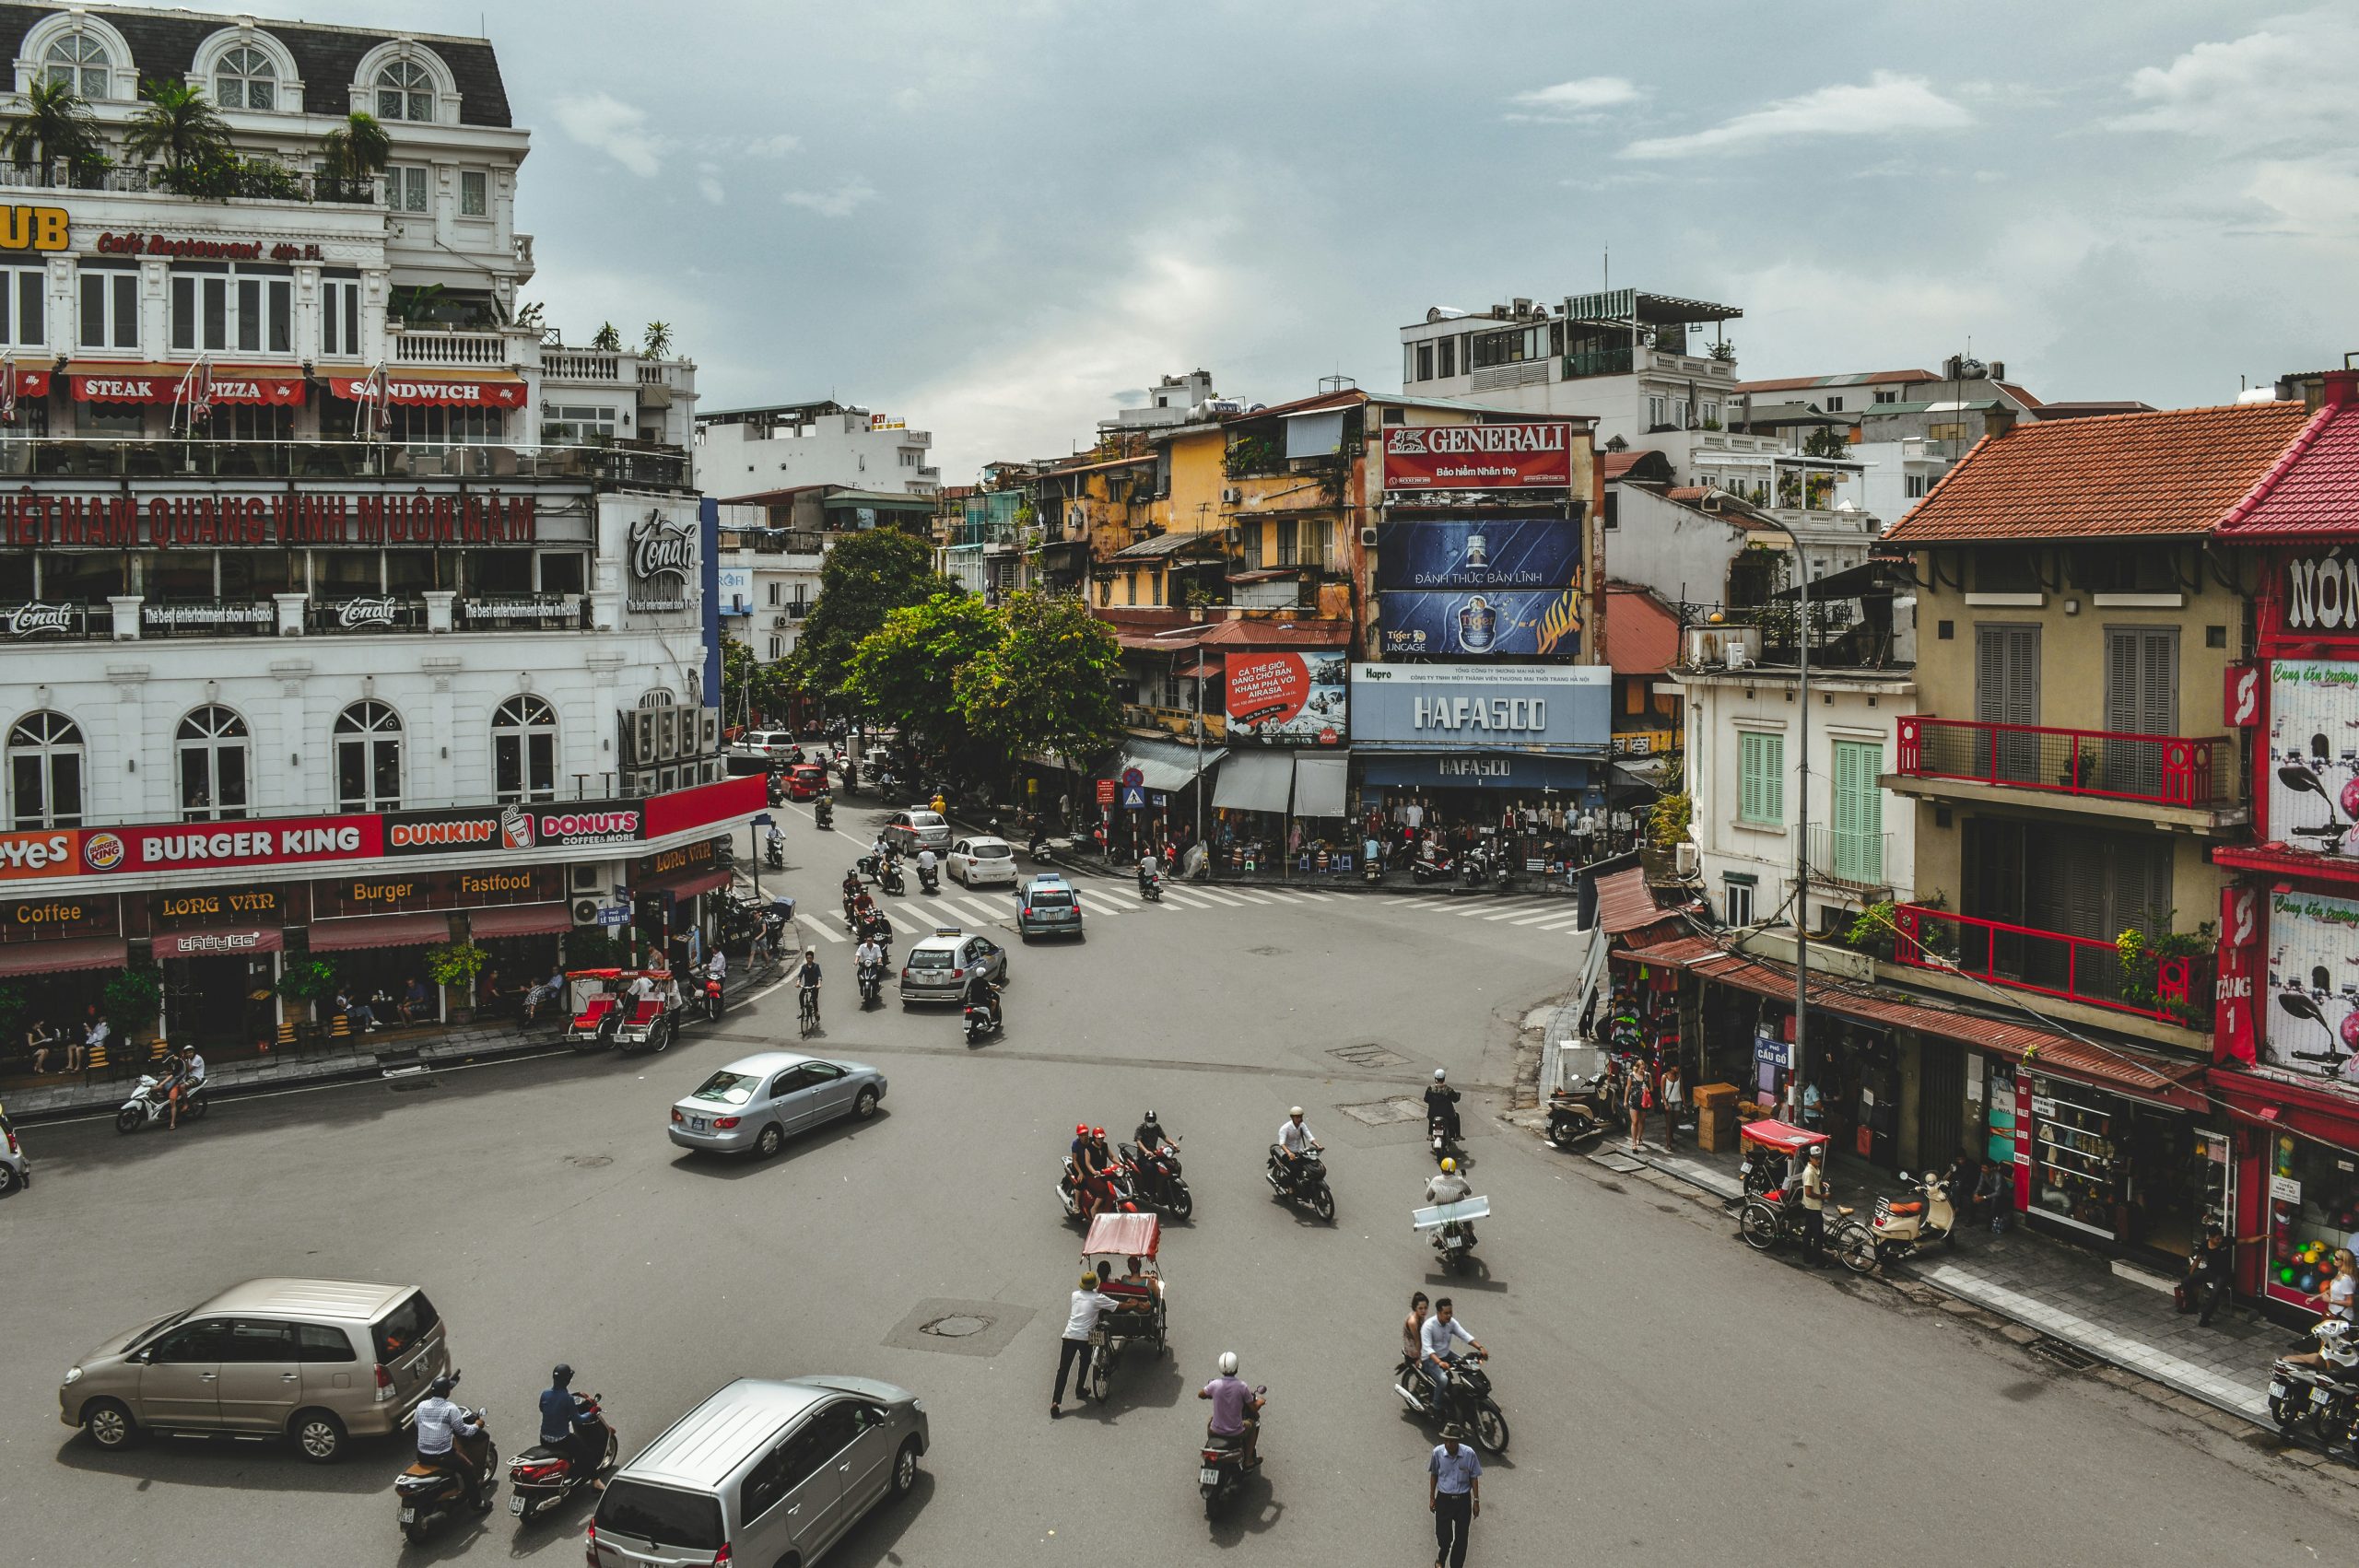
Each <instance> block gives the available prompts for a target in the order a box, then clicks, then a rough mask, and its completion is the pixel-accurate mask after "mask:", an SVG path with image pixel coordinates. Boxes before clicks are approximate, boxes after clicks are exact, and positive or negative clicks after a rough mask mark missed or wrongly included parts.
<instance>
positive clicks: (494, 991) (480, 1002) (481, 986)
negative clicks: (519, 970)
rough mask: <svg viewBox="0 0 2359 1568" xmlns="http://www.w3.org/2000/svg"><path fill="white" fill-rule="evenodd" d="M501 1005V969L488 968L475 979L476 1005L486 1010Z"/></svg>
mask: <svg viewBox="0 0 2359 1568" xmlns="http://www.w3.org/2000/svg"><path fill="white" fill-rule="evenodd" d="M475 1006H476V1007H477V1008H478V1009H479V1010H481V1011H483V1012H490V1011H492V1010H493V1009H494V1008H497V1007H498V1006H499V970H497V969H492V968H487V969H485V970H484V972H483V975H482V977H480V978H478V979H477V980H476V981H475Z"/></svg>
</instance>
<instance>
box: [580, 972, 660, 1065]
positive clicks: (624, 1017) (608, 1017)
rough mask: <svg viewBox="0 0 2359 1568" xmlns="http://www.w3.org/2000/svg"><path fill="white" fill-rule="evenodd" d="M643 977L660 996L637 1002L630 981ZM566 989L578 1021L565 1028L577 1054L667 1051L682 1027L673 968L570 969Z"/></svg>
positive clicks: (655, 995)
mask: <svg viewBox="0 0 2359 1568" xmlns="http://www.w3.org/2000/svg"><path fill="white" fill-rule="evenodd" d="M641 975H644V976H646V977H647V978H648V980H649V981H650V982H651V983H652V985H653V986H654V988H655V994H654V995H652V996H649V997H642V998H638V999H633V998H632V996H631V995H630V987H631V982H632V981H634V980H636V979H638V978H639V977H640V976H641ZM565 979H566V985H567V987H568V989H569V994H570V995H571V997H572V999H573V1020H572V1022H571V1023H569V1024H567V1025H566V1029H565V1040H566V1044H568V1045H569V1046H571V1047H573V1048H574V1049H575V1050H577V1051H581V1052H585V1053H586V1052H589V1051H595V1050H604V1048H605V1047H608V1046H616V1047H620V1048H621V1049H623V1050H625V1051H659V1052H660V1051H663V1050H665V1049H667V1048H668V1047H670V1046H671V1044H672V1036H673V1035H674V1033H675V1031H676V1030H677V1027H678V1019H677V1016H676V1014H677V1007H676V1003H677V1000H678V991H677V989H676V988H675V986H674V985H673V983H672V971H671V970H669V969H569V970H567V971H566V975H565Z"/></svg>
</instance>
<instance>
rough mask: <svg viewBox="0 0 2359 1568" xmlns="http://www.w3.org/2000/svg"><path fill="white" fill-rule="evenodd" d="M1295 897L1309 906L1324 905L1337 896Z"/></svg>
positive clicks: (1303, 895) (1298, 895) (1299, 894)
mask: <svg viewBox="0 0 2359 1568" xmlns="http://www.w3.org/2000/svg"><path fill="white" fill-rule="evenodd" d="M1295 896H1296V897H1297V898H1299V899H1301V900H1303V901H1304V902H1305V903H1307V904H1324V903H1326V902H1327V901H1328V900H1330V899H1332V898H1333V897H1334V896H1335V895H1333V894H1332V893H1297V894H1296V895H1295Z"/></svg>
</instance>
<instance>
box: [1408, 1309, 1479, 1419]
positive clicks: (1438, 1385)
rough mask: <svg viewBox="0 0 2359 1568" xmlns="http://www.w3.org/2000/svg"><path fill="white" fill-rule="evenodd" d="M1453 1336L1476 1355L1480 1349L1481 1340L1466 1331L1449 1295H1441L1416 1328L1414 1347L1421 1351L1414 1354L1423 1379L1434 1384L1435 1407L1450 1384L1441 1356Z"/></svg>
mask: <svg viewBox="0 0 2359 1568" xmlns="http://www.w3.org/2000/svg"><path fill="white" fill-rule="evenodd" d="M1452 1340H1460V1341H1462V1342H1464V1343H1465V1344H1467V1345H1468V1346H1470V1347H1472V1348H1473V1352H1474V1353H1475V1354H1476V1355H1481V1354H1482V1353H1483V1343H1482V1341H1481V1340H1477V1339H1475V1338H1474V1336H1473V1334H1472V1333H1470V1332H1468V1331H1467V1328H1466V1325H1465V1324H1463V1323H1461V1322H1460V1321H1459V1320H1458V1313H1457V1309H1456V1308H1455V1307H1453V1306H1451V1305H1450V1302H1449V1297H1448V1296H1444V1297H1442V1298H1441V1299H1440V1300H1439V1301H1437V1302H1436V1303H1434V1311H1433V1316H1430V1317H1428V1318H1426V1326H1425V1327H1424V1328H1421V1329H1419V1330H1418V1331H1417V1348H1418V1350H1419V1351H1420V1352H1423V1353H1421V1354H1420V1355H1419V1356H1418V1358H1417V1370H1418V1371H1420V1372H1422V1373H1424V1374H1425V1375H1426V1381H1427V1382H1428V1383H1431V1384H1432V1385H1433V1387H1434V1404H1435V1406H1436V1408H1437V1410H1438V1408H1439V1406H1440V1404H1441V1398H1442V1390H1443V1389H1445V1388H1446V1387H1449V1366H1448V1365H1446V1364H1445V1363H1443V1361H1442V1359H1441V1358H1442V1357H1444V1356H1446V1355H1448V1354H1449V1347H1450V1342H1451V1341H1452Z"/></svg>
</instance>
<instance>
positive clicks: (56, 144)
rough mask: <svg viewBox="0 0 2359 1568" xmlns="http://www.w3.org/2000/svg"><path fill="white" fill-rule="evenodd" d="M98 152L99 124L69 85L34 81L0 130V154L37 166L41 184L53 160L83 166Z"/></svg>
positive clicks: (88, 107)
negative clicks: (61, 159) (21, 104)
mask: <svg viewBox="0 0 2359 1568" xmlns="http://www.w3.org/2000/svg"><path fill="white" fill-rule="evenodd" d="M99 151H100V146H99V123H98V121H97V119H96V118H95V117H94V116H93V115H92V114H91V113H90V106H89V105H88V104H87V103H85V102H83V101H82V99H81V96H80V95H79V94H78V93H76V91H75V90H74V84H73V83H71V82H62V81H61V82H35V83H34V84H33V85H32V86H31V87H29V88H26V89H25V92H24V96H23V107H22V108H20V109H19V110H18V111H17V112H15V113H14V114H11V115H10V116H9V117H8V121H7V124H6V127H5V128H0V154H5V155H6V157H7V158H8V159H9V160H10V161H11V162H14V163H29V164H35V165H38V166H39V167H40V168H41V171H42V172H41V179H42V181H44V182H46V181H47V180H48V179H49V172H48V170H49V167H50V165H51V164H53V163H54V162H55V161H56V160H57V159H59V158H64V159H65V160H66V162H68V163H69V164H77V163H86V162H88V161H89V160H90V159H92V158H97V157H98V156H99Z"/></svg>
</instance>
